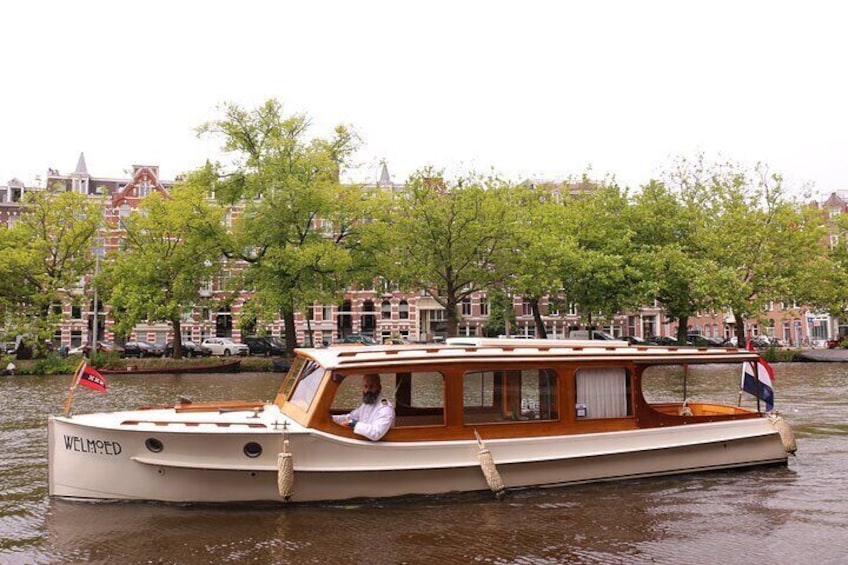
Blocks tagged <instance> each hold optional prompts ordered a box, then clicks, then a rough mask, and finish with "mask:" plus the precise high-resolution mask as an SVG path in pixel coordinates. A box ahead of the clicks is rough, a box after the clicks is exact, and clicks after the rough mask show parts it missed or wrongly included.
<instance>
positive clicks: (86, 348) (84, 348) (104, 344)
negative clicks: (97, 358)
mask: <svg viewBox="0 0 848 565" xmlns="http://www.w3.org/2000/svg"><path fill="white" fill-rule="evenodd" d="M97 351H100V352H102V353H117V354H118V355H120V356H121V357H123V356H124V348H123V347H122V346H120V345H118V344H116V343H112V342H111V341H98V342H97ZM90 352H91V345H89V344H85V345H78V346H76V347H72V348H70V349H68V355H84V356H86V357H88V354H89V353H90Z"/></svg>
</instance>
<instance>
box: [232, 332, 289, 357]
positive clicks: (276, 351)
mask: <svg viewBox="0 0 848 565" xmlns="http://www.w3.org/2000/svg"><path fill="white" fill-rule="evenodd" d="M241 341H242V343H244V344H246V345H247V347H248V348H249V349H250V354H251V355H266V356H268V355H285V354H286V346H285V344H284V343H283V342H281V341H280V340H278V339H277V338H275V337H267V336H263V335H249V336H247V337H243V338H242V340H241Z"/></svg>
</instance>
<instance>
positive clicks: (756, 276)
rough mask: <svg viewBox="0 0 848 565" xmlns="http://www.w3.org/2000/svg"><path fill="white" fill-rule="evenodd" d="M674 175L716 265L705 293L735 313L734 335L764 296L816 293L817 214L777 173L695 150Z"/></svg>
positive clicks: (741, 332) (820, 236)
mask: <svg viewBox="0 0 848 565" xmlns="http://www.w3.org/2000/svg"><path fill="white" fill-rule="evenodd" d="M672 179H673V181H674V182H676V184H677V186H678V187H679V189H680V195H681V197H683V198H684V199H686V201H687V204H686V205H687V206H688V207H697V208H698V209H700V210H701V211H702V213H703V223H702V230H701V231H700V233H699V234H698V244H699V245H700V246H701V248H702V249H703V252H704V256H705V258H706V259H707V260H708V261H709V265H711V267H712V268H713V269H714V273H713V275H712V276H711V282H710V290H709V294H710V296H711V298H712V301H713V303H714V304H716V305H719V304H721V305H723V306H724V307H725V308H727V309H728V310H730V312H731V313H732V314H733V317H734V318H735V320H736V335H737V339H738V340H739V343H744V340H745V337H746V336H745V323H746V322H747V321H749V320H754V319H757V318H758V316H759V315H761V314H762V313H764V311H765V309H766V307H767V305H768V303H769V302H772V301H788V302H792V301H795V300H798V301H801V302H803V301H805V300H807V299H808V298H811V297H815V296H816V294H817V290H816V288H815V282H814V281H813V280H812V279H811V277H809V276H808V275H809V271H810V269H812V268H815V265H817V264H819V263H820V261H821V260H822V259H823V258H824V257H825V255H826V248H825V247H824V246H823V245H822V243H823V240H824V235H825V234H824V231H823V226H822V222H821V218H820V217H819V216H818V215H816V214H812V213H810V210H809V209H808V208H807V207H806V206H805V205H804V204H803V203H802V202H801V201H800V200H799V199H795V198H792V197H791V196H790V194H789V193H788V192H787V191H786V189H785V187H784V185H783V178H782V177H781V176H780V175H779V174H774V173H771V172H770V171H769V170H768V168H767V167H766V166H765V165H763V164H758V165H757V166H756V167H755V168H754V169H753V170H746V169H745V168H744V167H742V166H740V165H739V164H737V163H733V162H726V163H707V162H706V161H705V159H704V158H703V156H699V157H698V158H697V159H695V160H692V161H688V160H685V159H682V160H680V161H679V162H678V166H677V167H676V168H675V169H674V171H673V174H672Z"/></svg>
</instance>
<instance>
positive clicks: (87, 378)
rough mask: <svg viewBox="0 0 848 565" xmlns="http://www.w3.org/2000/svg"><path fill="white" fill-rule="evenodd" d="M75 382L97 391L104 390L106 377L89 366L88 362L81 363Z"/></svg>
mask: <svg viewBox="0 0 848 565" xmlns="http://www.w3.org/2000/svg"><path fill="white" fill-rule="evenodd" d="M76 384H81V385H82V386H86V387H88V388H90V389H93V390H96V391H97V392H106V379H105V378H104V377H103V375H101V374H100V373H99V372H98V371H97V369H95V368H94V367H89V366H88V363H83V364H82V367H80V371H79V373H78V374H77V382H76Z"/></svg>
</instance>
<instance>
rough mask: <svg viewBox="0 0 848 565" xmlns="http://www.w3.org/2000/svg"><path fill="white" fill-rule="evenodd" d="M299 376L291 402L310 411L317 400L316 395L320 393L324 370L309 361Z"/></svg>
mask: <svg viewBox="0 0 848 565" xmlns="http://www.w3.org/2000/svg"><path fill="white" fill-rule="evenodd" d="M296 374H297V378H296V380H295V384H294V391H293V392H292V395H291V398H290V399H289V402H291V403H292V404H294V405H295V406H297V407H298V408H300V409H301V410H303V411H304V412H305V411H307V410H309V405H310V404H312V401H313V400H314V399H315V393H316V392H318V385H320V384H321V379H322V378H323V377H324V368H323V367H321V366H320V365H319V364H318V363H315V362H314V361H307V362H306V363H305V364H304V365H303V368H302V369H301V370H300V372H299V373H296Z"/></svg>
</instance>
